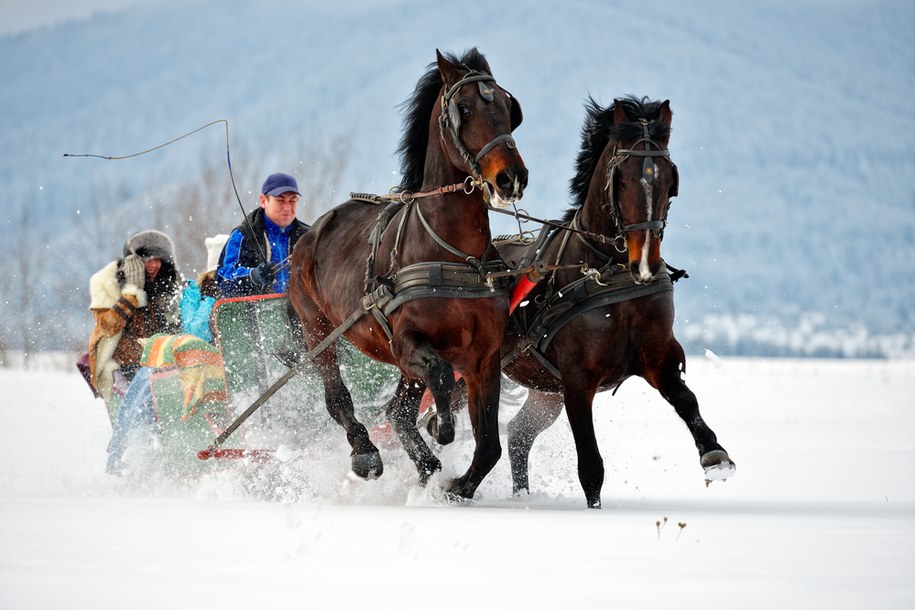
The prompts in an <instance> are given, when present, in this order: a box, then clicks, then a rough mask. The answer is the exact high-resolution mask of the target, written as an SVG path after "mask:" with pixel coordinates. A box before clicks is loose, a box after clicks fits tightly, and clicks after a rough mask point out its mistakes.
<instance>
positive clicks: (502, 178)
mask: <svg viewBox="0 0 915 610" xmlns="http://www.w3.org/2000/svg"><path fill="white" fill-rule="evenodd" d="M436 55H437V61H438V69H439V73H440V74H441V79H442V82H443V85H442V90H441V96H440V98H439V99H440V104H439V108H438V115H437V121H438V124H439V129H440V132H441V142H442V146H443V149H444V153H445V155H446V156H447V157H448V158H449V159H450V161H451V163H452V165H454V167H456V168H459V169H460V171H461V172H469V173H470V174H471V175H472V176H473V177H474V179H477V180H481V181H482V182H483V183H484V188H485V189H486V190H488V191H489V192H490V194H491V196H490V203H491V204H492V205H494V206H496V207H504V206H506V205H507V204H509V203H511V202H513V201H515V200H517V199H520V198H521V196H522V195H523V193H524V188H525V187H526V186H527V168H526V167H525V166H524V161H523V160H522V159H521V155H520V154H518V150H517V148H516V146H515V140H514V138H512V136H511V132H512V131H514V130H515V128H516V127H517V126H518V125H520V124H521V106H520V105H519V104H518V101H517V100H516V99H515V98H513V97H512V96H511V94H509V93H508V92H507V91H505V90H504V89H502V88H501V87H499V86H498V85H497V84H496V81H495V79H494V78H493V77H492V72H491V70H490V69H489V65H488V64H487V63H486V60H485V59H482V56H479V58H478V59H479V61H480V62H481V65H480V66H479V67H477V68H476V69H472V68H469V67H467V66H465V65H456V64H454V63H452V62H451V61H449V60H448V59H447V58H445V57H444V56H443V55H442V54H441V53H439V52H438V51H436ZM433 116H434V117H435V116H436V115H435V114H433Z"/></svg>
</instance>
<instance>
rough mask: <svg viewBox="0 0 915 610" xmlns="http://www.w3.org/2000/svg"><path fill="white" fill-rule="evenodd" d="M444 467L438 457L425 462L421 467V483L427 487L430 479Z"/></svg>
mask: <svg viewBox="0 0 915 610" xmlns="http://www.w3.org/2000/svg"><path fill="white" fill-rule="evenodd" d="M441 469H442V463H441V462H440V461H439V460H438V459H437V458H433V459H432V460H430V461H429V462H427V463H425V464H423V465H422V466H420V467H419V484H420V486H422V487H425V486H426V484H427V483H428V482H429V479H431V478H432V475H434V474H435V473H436V472H438V471H440V470H441Z"/></svg>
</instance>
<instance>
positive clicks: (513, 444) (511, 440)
mask: <svg viewBox="0 0 915 610" xmlns="http://www.w3.org/2000/svg"><path fill="white" fill-rule="evenodd" d="M562 406H563V403H562V396H561V395H559V394H547V393H546V392H538V391H537V390H530V393H529V394H528V397H527V402H525V403H524V405H523V406H522V407H521V409H519V410H518V412H517V413H516V414H515V416H514V417H513V418H512V419H511V421H510V422H508V459H509V461H510V462H511V469H512V493H514V494H520V493H522V492H527V491H528V490H530V483H529V481H528V458H529V456H530V453H531V447H532V446H533V445H534V440H535V439H536V438H537V437H538V436H539V435H540V433H541V432H543V431H544V430H546V429H547V428H549V427H550V426H552V425H553V422H555V421H556V418H557V417H559V414H560V413H562Z"/></svg>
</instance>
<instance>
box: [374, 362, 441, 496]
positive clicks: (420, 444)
mask: <svg viewBox="0 0 915 610" xmlns="http://www.w3.org/2000/svg"><path fill="white" fill-rule="evenodd" d="M425 387H426V386H425V385H423V384H421V383H418V382H416V381H411V380H409V379H407V378H406V377H404V376H402V375H401V377H400V381H399V382H398V384H397V389H396V390H395V392H394V396H393V397H392V398H391V400H390V402H388V405H387V407H386V408H385V413H386V414H387V416H388V421H389V422H391V426H392V427H393V428H394V432H396V433H397V437H398V438H399V439H400V442H401V444H403V447H404V449H405V450H406V452H407V455H409V456H410V459H411V460H413V463H414V464H416V469H417V470H418V471H419V482H420V485H425V484H426V483H427V482H428V481H429V477H431V476H432V474H433V473H435V472H437V471H439V470H441V469H442V463H441V462H440V461H439V459H438V458H437V457H435V455H433V454H432V451H431V450H430V449H429V446H428V445H426V443H425V441H423V438H422V436H420V434H419V429H418V428H417V427H416V416H417V414H418V413H419V402H420V400H421V399H422V395H423V392H424V391H425Z"/></svg>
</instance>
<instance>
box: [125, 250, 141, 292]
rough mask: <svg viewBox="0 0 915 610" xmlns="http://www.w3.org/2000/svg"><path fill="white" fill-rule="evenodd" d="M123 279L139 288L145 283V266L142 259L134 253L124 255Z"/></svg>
mask: <svg viewBox="0 0 915 610" xmlns="http://www.w3.org/2000/svg"><path fill="white" fill-rule="evenodd" d="M123 269H124V281H125V282H127V283H128V284H133V285H134V286H136V287H137V288H139V289H140V290H142V289H143V287H144V286H145V285H146V268H145V267H144V265H143V259H142V258H140V257H139V256H137V255H136V254H128V255H127V256H126V257H124V267H123Z"/></svg>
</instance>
